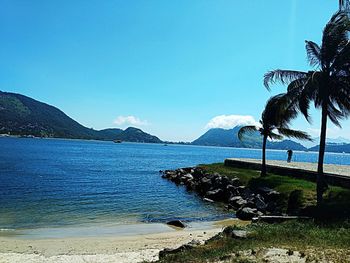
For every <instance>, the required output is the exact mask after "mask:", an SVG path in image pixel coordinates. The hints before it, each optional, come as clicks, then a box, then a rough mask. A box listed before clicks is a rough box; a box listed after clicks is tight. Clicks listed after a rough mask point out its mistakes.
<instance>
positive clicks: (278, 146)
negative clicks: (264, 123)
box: [267, 140, 307, 151]
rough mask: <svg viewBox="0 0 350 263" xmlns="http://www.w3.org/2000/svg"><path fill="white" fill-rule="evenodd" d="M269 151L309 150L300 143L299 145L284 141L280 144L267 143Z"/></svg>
mask: <svg viewBox="0 0 350 263" xmlns="http://www.w3.org/2000/svg"><path fill="white" fill-rule="evenodd" d="M267 148H268V149H276V150H289V149H291V150H295V151H306V150H307V148H305V147H304V146H303V145H301V144H300V143H297V142H295V141H292V140H283V141H279V142H268V143H267Z"/></svg>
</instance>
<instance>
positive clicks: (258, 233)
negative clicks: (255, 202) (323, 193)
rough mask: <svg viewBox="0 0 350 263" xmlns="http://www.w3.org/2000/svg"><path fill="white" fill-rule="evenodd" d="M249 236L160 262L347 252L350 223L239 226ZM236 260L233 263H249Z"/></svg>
mask: <svg viewBox="0 0 350 263" xmlns="http://www.w3.org/2000/svg"><path fill="white" fill-rule="evenodd" d="M240 229H243V230H247V231H249V232H250V235H249V236H248V238H247V239H239V240H238V239H232V238H230V237H221V238H219V239H217V240H214V241H210V242H208V244H206V245H204V246H201V247H197V248H194V249H191V250H189V251H184V252H181V253H178V254H175V255H169V256H167V257H166V258H164V259H162V260H160V262H208V261H209V262H210V261H218V260H220V259H225V258H227V257H228V255H232V254H236V253H237V252H239V251H244V250H250V249H253V250H258V249H262V248H269V247H278V248H285V249H291V250H298V251H300V252H303V251H304V250H305V249H310V248H314V249H315V250H317V249H348V244H350V224H349V223H348V222H345V223H343V224H342V225H338V224H334V225H331V226H329V225H328V226H325V225H319V224H315V223H313V222H303V223H301V222H297V221H294V222H286V223H283V224H273V225H270V224H256V225H248V226H246V227H241V228H240ZM244 260H245V259H240V258H239V257H237V258H234V259H232V262H249V261H244Z"/></svg>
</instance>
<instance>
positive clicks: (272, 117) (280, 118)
mask: <svg viewBox="0 0 350 263" xmlns="http://www.w3.org/2000/svg"><path fill="white" fill-rule="evenodd" d="M297 114H298V112H297V109H296V108H295V107H294V105H293V104H291V103H290V98H289V96H287V94H285V93H282V94H279V95H276V96H273V97H271V98H270V99H269V100H268V101H267V103H266V106H265V109H264V111H263V112H262V114H261V119H260V121H259V123H260V125H259V126H244V127H242V128H241V129H240V130H239V132H238V138H239V139H240V140H243V139H244V134H246V133H254V132H256V131H258V132H260V134H261V136H262V137H263V145H262V165H261V176H265V175H266V143H267V139H268V138H270V139H275V140H281V139H282V138H283V136H286V137H294V138H297V139H306V140H311V138H310V136H309V135H308V134H306V133H305V132H302V131H297V130H292V129H290V128H289V122H290V121H291V120H292V119H294V118H295V117H296V116H297Z"/></svg>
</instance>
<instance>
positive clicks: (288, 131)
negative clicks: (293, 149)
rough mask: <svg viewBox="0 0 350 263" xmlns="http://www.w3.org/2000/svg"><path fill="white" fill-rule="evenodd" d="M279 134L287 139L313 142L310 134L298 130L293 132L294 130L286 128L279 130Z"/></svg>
mask: <svg viewBox="0 0 350 263" xmlns="http://www.w3.org/2000/svg"><path fill="white" fill-rule="evenodd" d="M277 130H278V132H279V133H280V134H282V135H283V136H286V137H293V138H296V139H299V140H308V141H312V138H311V136H310V135H309V134H307V133H306V132H303V131H298V130H292V129H286V128H284V127H279V128H277Z"/></svg>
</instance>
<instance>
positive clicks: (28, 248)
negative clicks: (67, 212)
mask: <svg viewBox="0 0 350 263" xmlns="http://www.w3.org/2000/svg"><path fill="white" fill-rule="evenodd" d="M229 224H244V223H242V221H239V220H224V221H219V222H216V223H213V224H211V226H210V227H208V225H205V227H203V229H200V227H196V228H185V229H183V230H182V229H176V228H170V227H169V231H165V232H162V233H155V234H151V233H150V234H135V235H132V236H130V235H121V236H95V237H92V236H89V237H66V238H26V237H21V236H18V237H16V236H15V237H4V236H3V237H0V262H1V263H5V262H6V263H10V262H11V263H13V262H49V263H51V262H74V263H80V262H85V263H86V262H96V263H97V262H116V263H117V262H118V263H127V262H142V261H145V260H146V261H154V260H157V259H158V253H159V251H160V250H162V249H164V248H176V247H178V246H181V245H183V244H186V243H188V242H190V241H192V240H200V241H204V240H207V239H209V238H210V237H212V236H214V235H216V234H217V233H219V232H220V231H221V230H222V228H223V227H224V226H225V225H229Z"/></svg>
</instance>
